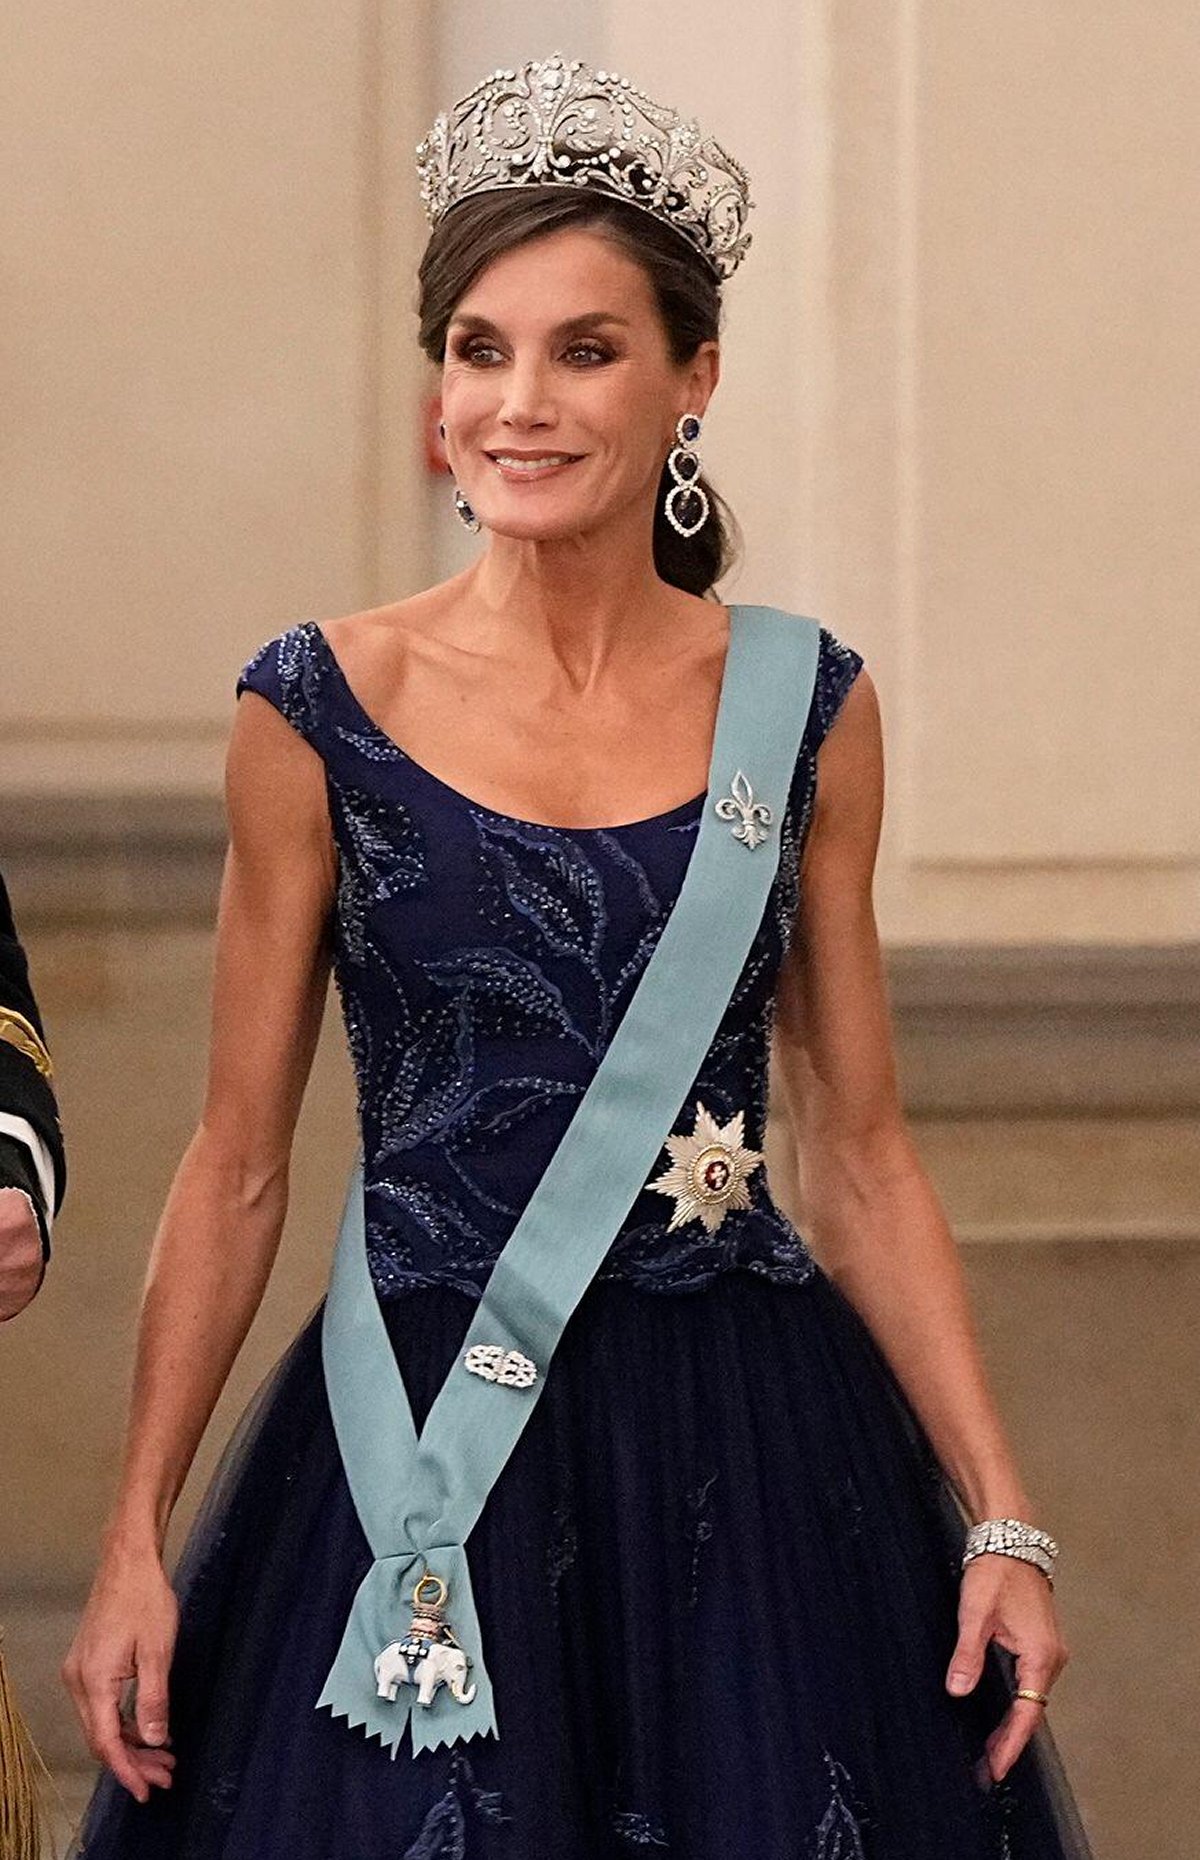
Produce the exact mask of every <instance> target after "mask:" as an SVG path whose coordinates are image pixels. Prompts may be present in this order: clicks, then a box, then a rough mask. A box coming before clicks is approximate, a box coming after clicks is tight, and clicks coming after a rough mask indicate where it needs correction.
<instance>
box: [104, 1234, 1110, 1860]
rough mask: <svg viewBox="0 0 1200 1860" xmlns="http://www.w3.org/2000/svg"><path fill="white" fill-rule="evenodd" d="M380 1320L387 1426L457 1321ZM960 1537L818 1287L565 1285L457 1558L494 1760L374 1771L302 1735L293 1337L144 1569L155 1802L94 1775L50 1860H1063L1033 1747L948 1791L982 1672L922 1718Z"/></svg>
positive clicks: (877, 1355)
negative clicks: (160, 1720) (167, 1634)
mask: <svg viewBox="0 0 1200 1860" xmlns="http://www.w3.org/2000/svg"><path fill="white" fill-rule="evenodd" d="M384 1308H385V1313H386V1318H387V1323H388V1329H389V1333H390V1336H391V1339H392V1344H393V1348H394V1350H395V1353H396V1357H397V1360H398V1362H399V1364H400V1368H401V1372H402V1374H403V1376H404V1380H405V1384H406V1386H407V1388H408V1391H409V1398H410V1402H411V1405H412V1409H413V1415H414V1419H415V1421H416V1425H417V1427H418V1428H420V1427H421V1425H422V1424H423V1421H424V1418H425V1415H426V1414H427V1413H428V1410H429V1408H430V1406H431V1404H432V1402H433V1399H434V1397H435V1395H436V1394H437V1392H438V1390H439V1388H440V1387H441V1385H442V1382H443V1380H444V1379H445V1376H446V1374H447V1372H448V1370H449V1368H450V1366H451V1364H452V1363H453V1362H454V1360H455V1357H456V1354H457V1353H458V1351H459V1348H460V1346H461V1343H462V1340H463V1337H464V1335H465V1333H466V1329H467V1325H468V1323H469V1321H470V1318H471V1314H472V1308H473V1307H472V1305H471V1303H470V1301H469V1300H468V1298H467V1297H466V1296H465V1295H464V1294H463V1293H462V1292H461V1291H459V1290H457V1289H454V1288H450V1287H435V1288H428V1289H424V1290H420V1291H415V1292H412V1293H410V1294H408V1295H407V1296H405V1297H403V1298H401V1299H398V1300H393V1301H390V1302H389V1303H388V1304H387V1305H385V1307H384ZM963 1531H964V1526H963V1523H962V1520H961V1516H960V1513H959V1511H958V1508H957V1506H956V1505H955V1503H954V1500H953V1497H952V1496H951V1493H950V1490H949V1487H948V1485H947V1482H946V1480H945V1478H944V1475H943V1474H942V1473H941V1471H940V1468H939V1467H938V1465H937V1462H936V1460H935V1458H934V1456H933V1453H932V1449H931V1447H930V1445H929V1443H928V1440H927V1438H926V1436H925V1435H924V1433H923V1431H922V1429H921V1428H920V1425H919V1423H918V1422H917V1420H916V1417H915V1415H914V1414H913V1412H912V1409H911V1407H910V1406H909V1404H908V1403H907V1401H906V1400H905V1397H904V1394H903V1391H902V1390H901V1388H900V1386H899V1384H898V1383H897V1382H896V1380H895V1378H894V1376H893V1375H892V1373H891V1371H890V1368H889V1366H888V1365H887V1363H886V1361H885V1359H884V1358H883V1356H882V1354H881V1352H880V1351H879V1349H878V1347H877V1346H876V1344H875V1342H874V1339H873V1338H872V1336H871V1334H870V1332H869V1331H868V1330H867V1328H866V1326H865V1324H864V1323H863V1322H862V1320H861V1319H860V1317H859V1316H858V1314H857V1312H856V1311H855V1310H854V1308H853V1306H851V1305H850V1303H849V1302H848V1300H847V1299H846V1298H845V1296H844V1295H843V1294H842V1292H841V1291H840V1289H839V1288H838V1287H837V1286H836V1285H835V1284H834V1283H833V1282H832V1280H831V1279H829V1277H828V1276H827V1275H826V1274H825V1273H824V1272H823V1271H821V1270H820V1268H817V1269H816V1270H815V1271H814V1273H813V1274H812V1276H811V1277H810V1278H809V1279H808V1280H807V1281H806V1282H805V1283H803V1284H799V1285H787V1286H785V1285H781V1284H778V1283H773V1282H771V1281H770V1280H768V1279H765V1278H763V1277H761V1276H758V1275H756V1274H754V1273H753V1272H751V1271H748V1270H745V1269H743V1268H741V1267H738V1268H735V1269H733V1270H731V1271H727V1272H725V1273H723V1274H721V1275H720V1276H719V1277H717V1278H716V1279H715V1280H713V1281H711V1282H710V1283H709V1284H707V1285H706V1286H704V1287H702V1288H700V1289H698V1290H694V1291H691V1292H688V1293H685V1294H678V1293H677V1294H670V1295H662V1294H657V1295H656V1294H653V1293H647V1292H645V1291H643V1290H641V1289H638V1288H635V1287H633V1286H631V1285H629V1284H627V1283H623V1282H620V1281H593V1283H592V1285H591V1286H590V1287H589V1288H588V1290H587V1292H586V1293H585V1295H584V1297H583V1299H582V1300H581V1302H580V1304H579V1305H578V1307H577V1308H576V1311H575V1312H574V1314H573V1315H572V1318H571V1320H570V1322H569V1324H568V1326H567V1328H566V1330H565V1331H564V1333H563V1337H562V1340H561V1342H560V1344H559V1347H558V1351H557V1353H556V1355H555V1357H554V1360H553V1363H552V1365H551V1367H550V1371H549V1373H548V1375H547V1380H546V1386H545V1388H544V1390H543V1392H542V1394H541V1396H540V1398H539V1400H538V1402H537V1404H536V1406H535V1408H534V1411H533V1413H532V1414H531V1416H530V1418H529V1421H528V1422H527V1424H526V1426H525V1429H524V1431H523V1433H522V1434H521V1436H520V1439H519V1440H518V1442H517V1445H516V1447H515V1449H514V1451H513V1453H512V1455H511V1457H510V1458H509V1460H508V1462H507V1464H506V1465H505V1468H504V1471H503V1473H502V1475H501V1477H500V1479H499V1480H498V1482H497V1484H496V1486H495V1487H494V1488H493V1491H492V1493H491V1495H490V1497H489V1499H488V1502H487V1505H486V1507H485V1509H484V1511H483V1513H482V1515H481V1517H480V1519H479V1521H478V1523H477V1524H476V1526H475V1529H474V1530H473V1532H472V1534H471V1537H470V1540H469V1543H468V1555H469V1559H470V1564H471V1571H472V1581H473V1586H474V1591H475V1598H476V1603H477V1606H478V1611H479V1618H480V1622H481V1626H482V1629H483V1632H484V1634H485V1636H486V1651H487V1662H488V1670H489V1672H490V1674H491V1676H492V1681H493V1687H494V1697H495V1706H496V1713H497V1720H498V1724H499V1736H498V1737H491V1736H488V1737H476V1738H472V1739H470V1740H468V1741H467V1742H466V1743H461V1744H455V1745H451V1746H445V1745H442V1746H439V1747H438V1748H437V1749H436V1750H429V1751H422V1752H420V1754H419V1755H418V1756H417V1757H414V1756H413V1755H412V1751H411V1745H410V1743H409V1738H408V1733H407V1731H406V1733H405V1735H404V1739H403V1741H402V1743H401V1745H400V1749H399V1752H398V1754H397V1756H396V1757H395V1758H394V1759H393V1758H392V1757H391V1756H390V1754H389V1753H388V1752H387V1751H385V1750H384V1749H383V1748H382V1747H381V1746H380V1744H379V1743H378V1741H368V1740H367V1738H365V1737H364V1735H363V1733H362V1732H361V1731H358V1730H350V1729H349V1728H348V1727H347V1726H346V1724H345V1722H344V1721H341V1720H338V1721H335V1720H334V1719H333V1718H332V1717H331V1716H330V1714H329V1712H328V1711H323V1710H322V1711H318V1710H315V1709H314V1701H315V1700H316V1698H317V1697H318V1695H319V1693H320V1691H321V1688H322V1685H323V1683H324V1680H325V1676H326V1673H327V1671H328V1668H329V1665H330V1663H331V1661H332V1659H333V1656H334V1654H335V1652H336V1650H337V1647H338V1643H339V1640H340V1637H341V1633H342V1629H343V1627H344V1625H345V1621H346V1616H347V1611H348V1609H349V1605H350V1601H351V1598H352V1596H353V1594H354V1591H355V1589H356V1587H357V1585H358V1583H359V1581H360V1579H361V1577H362V1576H363V1574H364V1573H365V1571H366V1569H367V1566H368V1564H369V1563H370V1560H371V1558H370V1552H369V1550H368V1548H367V1544H366V1541H365V1539H364V1537H363V1535H362V1531H361V1528H360V1526H359V1523H358V1519H357V1516H356V1514H355V1512H354V1508H353V1504H352V1502H351V1499H350V1495H349V1492H348V1489H347V1486H346V1482H345V1477H344V1474H343V1472H342V1468H341V1462H340V1459H339V1457H338V1452H337V1446H336V1442H335V1439H334V1435H333V1430H332V1424H331V1420H330V1415H329V1409H328V1405H327V1401H326V1396H325V1389H324V1382H323V1377H322V1370H321V1357H320V1310H319V1309H318V1311H317V1312H315V1313H314V1314H313V1316H312V1317H311V1318H310V1319H309V1321H308V1322H307V1324H306V1325H305V1326H304V1328H303V1329H302V1330H301V1332H300V1333H299V1335H298V1336H297V1337H296V1339H295V1340H294V1342H293V1344H292V1345H291V1347H290V1348H289V1350H288V1351H287V1353H286V1354H285V1355H284V1357H283V1358H282V1359H281V1361H280V1362H279V1363H278V1364H277V1366H276V1368H275V1369H274V1370H273V1372H272V1374H271V1375H270V1377H269V1378H268V1379H267V1381H266V1383H264V1385H263V1387H262V1389H261V1390H260V1391H259V1393H258V1395H257V1396H256V1397H255V1399H254V1401H253V1402H252V1404H251V1406H250V1408H249V1409H248V1410H247V1413H246V1415H245V1416H244V1418H243V1420H242V1422H241V1423H240V1425H239V1427H238V1429H237V1430H236V1432H235V1435H234V1437H233V1439H232V1440H231V1442H230V1445H229V1447H228V1448H227V1450H226V1453H225V1456H224V1458H223V1460H222V1463H221V1466H220V1468H219V1470H218V1473H217V1475H216V1477H215V1479H214V1482H213V1485H212V1487H211V1489H210V1491H209V1493H208V1495H207V1497H206V1499H205V1502H204V1504H203V1506H202V1508H201V1511H200V1513H199V1515H198V1517H197V1520H196V1523H195V1526H194V1527H193V1530H192V1532H191V1535H190V1537H189V1540H188V1543H187V1546H186V1548H185V1550H184V1553H183V1556H182V1558H181V1560H180V1564H179V1567H178V1570H177V1572H176V1577H175V1584H176V1587H177V1589H178V1591H179V1594H180V1597H181V1603H182V1609H181V1623H180V1632H179V1638H178V1642H177V1647H176V1653H175V1659H174V1663H173V1667H172V1673H171V1734H172V1745H173V1748H174V1750H175V1752H176V1754H177V1759H178V1761H177V1768H176V1772H175V1780H174V1783H173V1785H172V1787H171V1788H170V1789H169V1790H166V1791H163V1790H157V1789H156V1790H154V1791H153V1792H152V1795H151V1799H150V1801H149V1802H147V1803H145V1804H138V1803H137V1802H136V1801H135V1800H134V1799H133V1798H132V1797H131V1796H130V1795H129V1794H128V1793H127V1792H126V1791H125V1790H124V1789H123V1788H122V1787H121V1786H120V1785H119V1784H118V1783H116V1782H115V1780H114V1779H113V1777H112V1776H111V1775H109V1774H107V1773H105V1774H104V1775H103V1776H102V1778H101V1780H100V1782H99V1783H98V1785H97V1788H96V1791H95V1794H94V1795H93V1798H92V1801H91V1804H90V1806H89V1809H88V1811H87V1814H86V1816H85V1819H84V1823H83V1826H82V1829H81V1832H80V1835H79V1837H78V1840H77V1843H76V1845H75V1847H73V1849H72V1854H73V1855H75V1856H78V1857H79V1860H285V1856H286V1860H609V1857H610V1856H611V1857H612V1860H621V1857H627V1856H629V1855H630V1854H633V1853H638V1854H661V1855H663V1856H665V1857H666V1860H671V1857H672V1856H674V1860H743V1856H744V1857H745V1860H750V1856H755V1857H757V1856H765V1855H770V1856H779V1860H1061V1857H1065V1860H1090V1849H1089V1846H1088V1843H1087V1839H1086V1837H1085V1834H1084V1830H1083V1827H1082V1825H1081V1822H1080V1819H1079V1816H1078V1814H1077V1812H1076V1809H1075V1805H1074V1803H1073V1801H1072V1798H1071V1794H1070V1790H1069V1788H1068V1785H1067V1782H1066V1780H1065V1778H1064V1776H1063V1772H1062V1769H1061V1766H1060V1763H1059V1760H1058V1756H1057V1753H1056V1750H1055V1747H1054V1744H1053V1739H1052V1736H1051V1733H1050V1731H1049V1730H1048V1729H1047V1728H1046V1727H1045V1725H1044V1724H1043V1726H1042V1728H1041V1729H1039V1731H1038V1732H1037V1733H1036V1734H1035V1737H1034V1739H1033V1741H1032V1743H1031V1744H1030V1745H1029V1746H1028V1747H1027V1748H1026V1749H1025V1751H1024V1752H1023V1753H1022V1755H1021V1757H1020V1758H1019V1759H1018V1761H1017V1763H1016V1764H1015V1765H1014V1767H1013V1768H1012V1769H1011V1770H1010V1771H1009V1774H1008V1775H1007V1776H1006V1777H1005V1778H1004V1779H1003V1781H1002V1782H1000V1783H998V1784H994V1785H992V1786H991V1787H990V1788H985V1787H982V1786H981V1785H980V1783H979V1782H978V1781H977V1780H976V1775H975V1766H976V1764H977V1763H978V1761H979V1759H980V1758H981V1756H982V1754H983V1748H984V1740H985V1738H986V1737H987V1735H988V1733H989V1732H990V1731H991V1730H992V1729H993V1727H994V1726H995V1725H996V1724H997V1723H998V1722H999V1720H1000V1718H1001V1716H1002V1715H1003V1712H1004V1710H1005V1707H1006V1704H1007V1701H1008V1698H1009V1695H1010V1692H1011V1690H1012V1687H1013V1684H1014V1680H1013V1676H1012V1661H1011V1659H1010V1657H1009V1656H1008V1655H1007V1654H1006V1653H1004V1652H1003V1650H1002V1649H1000V1648H998V1647H997V1646H996V1645H995V1644H993V1645H992V1646H991V1648H990V1649H989V1652H988V1657H987V1663H986V1668H985V1672H984V1675H983V1678H982V1679H981V1681H980V1683H979V1685H978V1686H977V1688H976V1689H975V1691H974V1692H973V1693H972V1694H971V1695H970V1696H969V1697H968V1698H966V1699H956V1698H952V1697H951V1696H950V1695H949V1694H948V1693H947V1692H946V1690H945V1683H944V1681H945V1674H946V1669H947V1667H948V1664H949V1660H950V1655H951V1652H952V1650H953V1647H954V1644H955V1640H956V1637H957V1598H958V1589H959V1556H960V1553H961V1547H962V1539H963ZM399 1626H400V1629H401V1630H402V1629H403V1628H404V1627H406V1626H407V1622H403V1623H400V1624H399ZM443 1702H444V1700H443ZM413 1709H414V1710H416V1709H420V1708H419V1707H417V1706H414V1707H413Z"/></svg>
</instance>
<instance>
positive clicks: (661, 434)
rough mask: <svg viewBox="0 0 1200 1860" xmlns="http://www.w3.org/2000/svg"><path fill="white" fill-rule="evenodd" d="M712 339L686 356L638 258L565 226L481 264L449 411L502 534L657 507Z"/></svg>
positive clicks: (590, 523)
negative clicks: (676, 350) (674, 350)
mask: <svg viewBox="0 0 1200 1860" xmlns="http://www.w3.org/2000/svg"><path fill="white" fill-rule="evenodd" d="M717 370H718V351H717V344H716V343H715V342H706V343H702V344H701V346H700V348H699V349H698V351H697V352H696V354H695V356H693V357H692V359H691V360H690V361H688V362H686V363H684V364H682V365H679V364H677V363H676V362H675V361H674V360H673V359H672V357H671V353H670V349H669V345H668V340H667V332H666V329H665V327H664V325H663V322H662V318H661V316H660V314H659V311H658V306H657V303H656V301H655V296H654V290H653V286H652V285H651V282H650V280H649V278H648V277H647V275H646V272H645V270H644V269H643V267H642V266H641V265H640V264H639V263H638V262H637V261H636V260H635V259H633V258H632V257H630V256H629V255H628V254H627V253H626V252H624V251H622V250H621V248H620V247H619V246H618V245H617V244H616V243H615V242H614V241H613V240H611V239H608V238H605V237H604V235H603V234H602V233H599V232H595V231H591V230H587V229H583V228H568V229H565V230H562V231H558V232H553V233H548V234H545V235H543V236H542V237H539V238H535V239H532V240H529V241H527V242H526V243H524V244H521V245H518V246H515V247H514V248H513V249H512V250H511V251H508V252H504V253H502V254H501V255H500V256H499V257H498V258H495V259H493V260H492V261H491V263H490V264H488V265H487V266H485V268H484V269H483V271H481V272H480V273H479V275H478V276H477V277H476V278H475V279H474V280H473V281H472V283H471V284H470V285H469V287H468V288H467V290H466V291H465V292H464V293H463V295H462V297H461V298H460V299H459V301H458V303H457V304H456V306H455V308H454V311H453V314H452V316H451V319H450V323H449V327H448V329H447V332H446V353H445V360H444V362H443V365H442V418H443V419H444V421H445V424H446V451H447V455H448V457H449V460H450V466H451V469H452V471H453V473H454V476H455V479H456V481H457V483H458V486H459V488H460V489H461V491H462V492H463V494H464V496H465V497H466V499H467V501H468V503H470V505H471V506H472V508H473V509H474V511H475V512H476V514H477V515H478V517H479V518H480V520H481V522H482V523H483V524H485V525H486V527H487V528H488V529H489V530H491V531H493V532H494V533H495V534H497V535H500V536H508V537H513V538H516V539H522V540H532V541H551V540H555V539H558V538H563V537H569V536H578V535H586V534H589V533H593V532H595V531H596V530H600V529H604V528H606V527H610V526H612V525H614V524H623V523H627V522H629V521H630V520H631V519H632V520H633V521H634V522H635V523H637V524H642V523H644V526H645V530H646V533H647V535H648V534H649V530H650V525H651V522H652V519H653V512H654V501H655V492H656V490H657V487H658V482H659V478H660V475H661V472H662V468H663V464H664V461H665V459H666V456H667V453H668V452H669V451H670V449H671V447H672V445H674V443H675V424H676V422H677V420H678V419H679V418H680V416H681V415H682V414H683V413H700V414H702V413H703V412H704V409H705V407H706V406H707V404H708V399H709V396H710V394H711V393H712V390H713V388H714V386H715V385H716V380H717Z"/></svg>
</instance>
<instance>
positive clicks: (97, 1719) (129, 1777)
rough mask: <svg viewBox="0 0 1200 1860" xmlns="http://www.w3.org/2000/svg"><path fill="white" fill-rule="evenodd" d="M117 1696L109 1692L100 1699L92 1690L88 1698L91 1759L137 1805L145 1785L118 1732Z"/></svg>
mask: <svg viewBox="0 0 1200 1860" xmlns="http://www.w3.org/2000/svg"><path fill="white" fill-rule="evenodd" d="M117 1700H118V1692H117V1691H116V1690H114V1691H112V1692H111V1693H110V1694H109V1695H108V1696H107V1697H102V1696H100V1694H99V1693H98V1692H97V1691H96V1690H94V1689H93V1691H92V1694H91V1715H92V1737H91V1748H92V1755H93V1756H95V1757H98V1758H99V1760H100V1762H101V1763H105V1764H107V1765H108V1767H109V1769H110V1770H111V1771H112V1773H113V1775H114V1776H115V1777H116V1779H117V1781H118V1782H119V1783H121V1784H122V1785H123V1786H124V1787H125V1788H126V1789H128V1790H129V1793H130V1794H131V1795H132V1796H134V1797H135V1798H136V1799H137V1800H138V1801H139V1802H145V1801H147V1800H148V1799H149V1796H150V1787H149V1784H148V1783H147V1782H146V1781H145V1779H144V1778H143V1776H142V1773H141V1769H140V1767H139V1766H138V1764H137V1763H136V1762H135V1761H134V1756H135V1753H134V1752H133V1751H131V1750H130V1749H129V1746H128V1744H127V1743H126V1741H125V1737H124V1735H123V1732H122V1726H121V1718H120V1713H119V1711H118V1708H117Z"/></svg>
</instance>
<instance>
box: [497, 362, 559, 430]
mask: <svg viewBox="0 0 1200 1860" xmlns="http://www.w3.org/2000/svg"><path fill="white" fill-rule="evenodd" d="M557 418H558V415H557V411H556V409H555V407H554V404H553V400H552V397H551V394H550V384H549V381H548V379H547V374H546V370H545V368H544V367H543V365H542V363H541V362H540V361H538V360H537V359H536V358H535V357H532V356H531V357H529V358H527V359H526V360H524V361H522V360H517V361H515V362H514V363H513V365H512V367H511V368H509V369H507V370H506V371H505V377H504V394H503V398H502V400H501V404H500V423H501V425H502V426H507V427H510V428H511V429H512V430H513V431H514V432H528V431H530V430H532V429H535V428H544V427H551V426H554V425H555V423H556V421H557Z"/></svg>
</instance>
